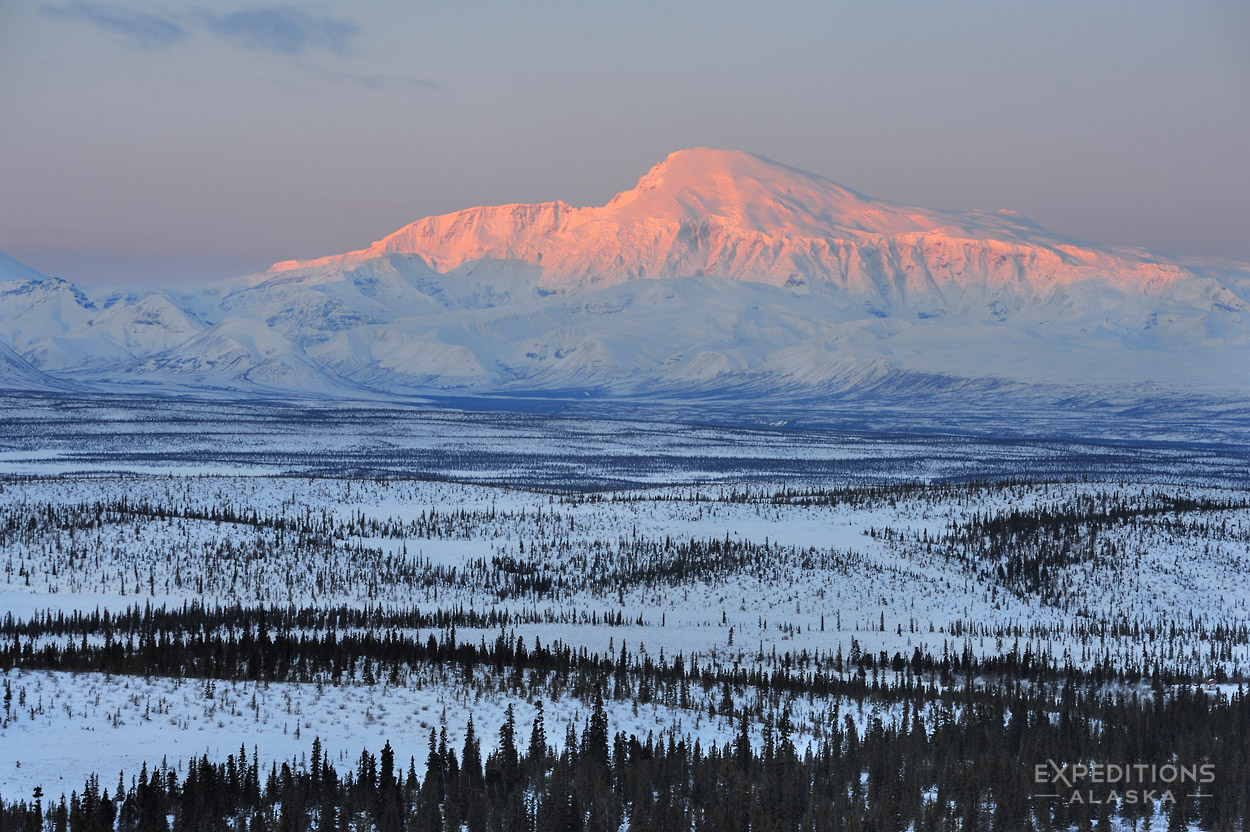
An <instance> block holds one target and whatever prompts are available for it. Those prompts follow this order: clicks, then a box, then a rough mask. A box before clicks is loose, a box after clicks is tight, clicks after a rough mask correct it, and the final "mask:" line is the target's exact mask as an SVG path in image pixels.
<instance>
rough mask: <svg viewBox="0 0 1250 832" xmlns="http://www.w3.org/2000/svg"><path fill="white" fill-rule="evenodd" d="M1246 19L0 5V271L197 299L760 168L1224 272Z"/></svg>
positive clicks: (1242, 161)
mask: <svg viewBox="0 0 1250 832" xmlns="http://www.w3.org/2000/svg"><path fill="white" fill-rule="evenodd" d="M1248 38H1250V4H1245V3H1242V2H1240V0H1236V1H1231V2H1230V1H1229V0H1221V2H1204V0H1193V2H1171V3H1159V2H1150V1H1149V0H1104V2H1099V3H1089V2H1087V1H1086V0H1082V2H1067V0H1051V1H1049V2H1038V3H1026V2H1021V3H1001V2H965V1H962V0H953V2H948V3H921V2H891V0H881V1H880V2H866V3H854V4H850V3H845V4H844V3H833V2H813V3H808V2H787V1H786V0H774V2H770V3H727V2H724V0H720V1H719V2H685V3H681V4H670V3H649V2H630V3H611V4H609V3H598V2H578V3H574V2H542V0H533V1H532V2H527V3H489V2H460V3H409V2H383V0H359V2H354V3H341V4H331V3H299V2H291V3H287V4H280V5H273V4H266V3H248V2H244V0H217V2H215V3H211V4H210V3H203V4H200V3H196V2H194V0H192V2H181V3H173V2H161V0H150V1H149V0H143V2H129V0H118V2H94V1H93V0H78V1H77V2H75V0H54V2H48V3H40V2H27V0H0V251H2V252H4V253H6V254H9V255H11V256H13V257H15V258H17V259H19V260H22V261H23V262H25V263H27V264H28V265H30V266H32V267H34V268H36V269H38V270H40V271H42V272H45V273H48V274H55V275H58V276H61V277H64V278H66V279H69V280H73V281H76V282H81V283H84V284H88V285H112V284H125V283H146V284H157V285H161V284H177V283H185V282H201V281H204V280H209V279H214V278H224V277H230V276H234V275H239V274H245V273H250V272H255V271H263V270H264V269H265V268H267V267H268V266H269V265H270V264H271V263H272V262H274V261H277V260H286V259H303V258H311V257H317V256H323V255H328V254H335V253H340V252H344V251H349V250H352V249H358V248H363V247H365V246H367V245H368V244H369V243H371V242H372V241H374V240H376V239H378V238H380V237H382V236H384V235H386V234H388V233H390V232H391V231H394V230H395V229H397V228H399V227H401V226H403V225H405V224H407V223H409V222H411V221H413V220H416V219H419V218H421V217H423V216H428V215H431V214H440V213H447V212H450V211H455V210H459V209H461V208H467V207H470V206H474V205H482V204H504V203H511V202H543V201H550V200H556V199H561V200H564V201H565V202H568V203H571V204H573V205H579V206H580V205H602V204H604V203H605V202H607V200H608V199H610V198H611V196H612V195H613V194H615V193H617V192H618V191H622V190H626V189H628V188H631V187H633V185H634V184H635V183H636V182H637V180H638V178H639V177H640V176H641V175H642V174H643V173H645V172H646V171H647V170H648V169H649V168H650V167H651V166H652V165H654V164H655V163H657V162H659V161H660V160H662V159H663V158H664V157H665V156H666V155H667V154H668V153H670V152H672V151H674V150H677V149H681V148H686V147H697V146H709V147H719V148H729V149H736V150H746V151H750V152H753V153H759V154H761V155H764V156H767V157H769V158H771V159H774V160H776V161H778V162H782V163H784V164H787V165H791V166H793V167H798V168H802V169H804V170H808V171H812V172H815V173H818V174H821V175H823V176H826V177H828V178H830V179H833V180H835V181H837V182H840V183H842V184H844V185H847V186H849V187H851V188H854V189H856V190H859V191H861V192H863V193H866V194H869V195H872V196H874V197H877V198H881V199H885V200H889V201H892V202H901V203H907V204H912V205H917V206H921V207H926V208H946V209H958V210H963V209H973V208H982V209H990V210H994V209H999V208H1010V209H1014V210H1016V211H1019V212H1020V213H1021V214H1024V215H1025V216H1027V217H1029V218H1030V219H1032V220H1034V221H1035V222H1038V223H1040V224H1042V225H1043V226H1046V227H1047V228H1050V229H1051V230H1053V231H1056V232H1058V233H1060V234H1063V235H1067V236H1072V237H1078V238H1082V239H1086V240H1091V241H1095V242H1100V243H1106V244H1116V245H1131V246H1141V247H1144V248H1148V249H1151V250H1153V251H1156V252H1160V253H1164V254H1169V255H1173V256H1210V257H1221V258H1238V259H1243V260H1250V196H1248V195H1250V153H1248V150H1250V95H1247V93H1246V90H1248V89H1250V49H1247V48H1246V43H1247V39H1248Z"/></svg>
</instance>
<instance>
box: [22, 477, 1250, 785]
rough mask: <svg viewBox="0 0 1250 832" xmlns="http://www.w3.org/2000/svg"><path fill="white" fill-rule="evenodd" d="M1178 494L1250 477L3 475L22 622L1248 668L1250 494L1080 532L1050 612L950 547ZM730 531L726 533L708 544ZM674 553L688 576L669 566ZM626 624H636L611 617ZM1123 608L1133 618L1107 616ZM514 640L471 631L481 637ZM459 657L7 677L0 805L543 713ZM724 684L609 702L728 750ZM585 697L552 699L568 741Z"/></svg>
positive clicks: (751, 656)
mask: <svg viewBox="0 0 1250 832" xmlns="http://www.w3.org/2000/svg"><path fill="white" fill-rule="evenodd" d="M1181 498H1184V499H1190V500H1200V499H1208V500H1215V501H1229V502H1240V503H1243V504H1244V502H1245V494H1244V493H1243V492H1237V491H1229V490H1221V489H1214V488H1188V487H1179V486H1174V487H1157V486H1149V487H1146V486H1138V485H1128V484H1123V483H1067V484H1060V483H1052V484H1035V485H1010V486H995V487H984V486H933V487H929V488H918V489H912V490H897V489H888V488H886V489H878V490H858V491H850V492H845V493H842V494H840V495H834V496H829V495H826V496H825V497H822V498H820V499H816V500H810V499H808V498H806V497H804V496H803V495H802V494H801V493H799V494H795V493H793V492H791V493H789V495H788V496H787V495H786V494H781V493H779V492H778V490H777V488H775V487H764V486H751V487H747V486H741V487H739V486H726V485H721V484H717V485H704V486H694V485H691V486H680V487H666V488H654V489H647V490H643V491H629V492H610V493H599V494H591V495H563V496H561V495H553V494H546V493H538V492H533V491H527V490H522V489H518V488H507V487H489V486H480V485H466V484H455V483H446V482H428V481H410V480H378V479H346V478H333V479H326V478H316V477H268V476H230V477H222V476H181V475H180V476H136V475H91V476H57V477H47V478H35V479H10V480H8V481H6V482H4V483H3V484H2V485H0V569H2V570H3V581H2V582H0V609H2V610H3V611H4V612H6V613H8V614H11V615H12V616H14V617H15V618H17V619H19V620H24V619H29V618H30V616H32V615H34V614H36V613H37V612H39V611H44V610H64V611H70V610H81V611H86V612H90V611H93V610H96V609H109V610H112V611H118V610H122V609H125V608H127V607H129V606H130V605H132V604H139V605H151V606H153V607H160V606H168V607H180V606H181V605H182V604H183V603H184V602H187V601H195V600H199V601H204V602H207V603H210V604H212V603H214V602H219V603H223V604H229V603H234V602H238V603H240V604H243V605H255V604H261V603H263V604H265V605H267V606H273V605H278V606H286V605H288V604H294V605H297V606H304V605H311V606H324V605H331V604H334V605H337V604H346V605H348V606H352V607H365V606H370V607H376V606H379V605H381V606H384V607H389V608H393V609H396V610H401V609H405V610H406V609H417V610H422V611H435V610H453V609H458V608H465V609H470V608H471V609H473V610H476V611H480V612H487V611H490V610H496V611H508V612H510V613H512V614H514V615H517V616H518V618H517V622H518V623H516V624H514V625H510V627H509V629H510V630H511V631H512V632H514V633H515V634H516V635H517V636H518V637H520V638H523V639H525V640H526V641H527V642H528V641H530V640H532V639H533V638H535V637H537V638H538V639H540V640H541V641H542V643H544V644H551V643H553V642H556V641H559V642H562V643H564V644H568V645H571V646H574V647H585V648H587V649H588V650H589V651H590V652H591V653H594V654H599V655H603V656H613V655H615V652H616V651H619V650H620V649H621V647H622V646H623V645H626V644H627V645H628V647H629V650H630V651H631V653H633V654H636V655H647V656H652V657H656V658H658V657H660V656H661V655H663V656H667V657H669V658H670V659H671V658H672V657H674V656H676V655H678V654H681V655H682V656H684V657H686V659H688V660H698V661H699V662H700V663H701V664H705V665H709V666H716V667H731V666H733V665H735V664H738V665H741V666H751V665H753V664H762V665H767V663H768V662H770V661H771V660H772V657H773V656H774V655H778V656H779V655H784V654H785V653H790V654H791V655H794V656H797V655H799V654H800V653H801V652H802V651H808V652H809V653H812V654H815V653H823V654H826V655H832V654H834V653H838V652H840V653H841V654H843V655H845V656H847V657H850V656H851V655H852V653H853V652H855V651H864V652H870V653H873V654H874V655H875V654H876V653H878V652H879V651H886V652H887V654H888V655H890V656H892V655H894V654H895V653H899V654H901V655H902V656H904V657H910V656H911V654H912V652H913V651H914V650H916V649H917V648H919V649H920V650H921V651H922V652H928V653H931V654H932V655H934V656H941V655H942V654H944V653H946V652H949V653H951V654H959V653H961V652H964V651H969V652H970V653H971V654H973V655H977V656H983V657H988V656H998V655H1004V654H1007V653H1012V652H1016V653H1022V652H1024V651H1026V650H1031V651H1032V653H1033V654H1034V655H1035V656H1048V657H1049V660H1050V661H1053V662H1054V663H1055V664H1063V663H1065V662H1068V661H1070V662H1071V663H1072V664H1073V665H1075V666H1078V667H1090V666H1091V665H1092V664H1093V663H1094V662H1098V661H1106V660H1107V659H1108V658H1109V659H1110V660H1111V662H1112V663H1113V664H1115V665H1116V666H1124V665H1126V664H1136V665H1138V666H1145V667H1146V668H1147V669H1148V668H1149V666H1150V665H1151V664H1155V663H1157V664H1160V665H1162V666H1163V667H1165V668H1172V669H1176V670H1177V671H1179V672H1191V673H1192V672H1197V671H1198V669H1199V668H1202V669H1204V672H1209V671H1210V669H1211V668H1215V667H1221V668H1223V669H1224V671H1225V672H1227V673H1229V674H1230V675H1231V674H1236V673H1237V672H1242V673H1244V672H1245V671H1246V670H1247V668H1250V646H1248V645H1247V644H1246V643H1245V641H1244V640H1241V641H1240V643H1238V641H1237V639H1219V638H1216V636H1215V633H1214V629H1215V628H1216V627H1218V626H1225V627H1229V626H1231V627H1242V628H1244V627H1245V625H1246V622H1247V620H1250V509H1247V508H1229V509H1219V510H1212V511H1206V512H1196V513H1194V512H1191V513H1189V514H1184V513H1169V512H1157V513H1154V514H1145V515H1142V516H1138V517H1133V518H1129V519H1125V520H1121V521H1119V522H1116V523H1111V524H1106V525H1102V526H1100V527H1099V528H1098V529H1097V530H1096V535H1091V534H1090V531H1089V530H1088V529H1087V530H1085V531H1083V532H1079V533H1078V537H1077V538H1076V539H1078V540H1080V541H1087V539H1088V538H1090V537H1091V536H1093V537H1095V538H1096V540H1097V544H1096V546H1097V548H1096V549H1095V550H1093V551H1094V554H1093V555H1091V556H1090V557H1088V558H1085V559H1082V560H1080V561H1079V562H1077V563H1075V564H1073V565H1070V566H1068V567H1066V568H1065V569H1064V570H1063V575H1064V576H1065V580H1064V581H1063V591H1062V592H1059V593H1058V594H1056V595H1055V596H1054V597H1051V598H1049V599H1044V598H1042V597H1040V596H1039V595H1030V594H1028V593H1022V592H1020V591H1018V589H1016V590H1013V588H1012V587H1010V586H1008V585H1007V584H1006V583H1005V582H1004V581H1003V580H1002V579H1001V578H999V577H998V576H997V575H996V574H995V573H994V570H993V566H994V565H993V564H986V563H983V562H977V561H975V559H974V560H972V561H969V560H967V559H966V558H965V557H964V556H965V555H966V554H967V547H966V546H965V545H964V544H960V543H957V542H952V538H951V537H950V534H951V533H952V530H958V529H966V528H968V524H969V522H970V521H971V520H972V519H974V518H987V517H993V516H1002V515H1004V514H1005V513H1007V512H1010V511H1017V512H1025V513H1027V512H1030V511H1034V512H1036V511H1042V510H1049V511H1061V510H1063V509H1064V507H1071V506H1073V505H1076V504H1077V501H1079V500H1081V499H1086V500H1087V501H1093V503H1095V504H1096V503H1098V502H1099V501H1104V502H1105V501H1107V500H1111V499H1120V500H1122V501H1124V503H1125V504H1126V505H1139V506H1145V505H1148V504H1151V501H1152V500H1154V501H1156V502H1157V501H1158V500H1161V499H1166V500H1178V499H1181ZM804 502H814V503H816V504H811V505H805V504H803V503H804ZM713 542H714V543H716V544H717V545H721V546H724V547H726V548H723V549H721V550H716V551H715V552H714V553H713V554H708V553H707V552H703V554H699V552H700V551H701V550H699V549H698V547H699V546H704V547H707V546H710V545H711V544H712V543H713ZM683 547H687V548H686V549H683ZM961 547H962V548H961ZM683 551H685V552H686V555H687V557H686V559H685V560H684V561H683V560H682V559H681V558H680V557H679V555H680V554H681V553H682V552H683ZM508 564H510V565H511V566H508V567H507V568H504V567H505V565H508ZM678 564H682V568H684V569H685V570H686V571H685V572H684V573H681V574H680V576H678V577H673V575H674V574H675V573H674V572H673V571H672V570H673V569H674V568H675V566H676V565H678ZM518 569H519V570H520V573H522V574H525V575H529V576H533V575H539V576H543V577H546V578H550V579H552V582H553V583H552V585H551V586H550V587H549V588H547V589H545V590H542V591H538V590H530V591H527V592H518V591H517V590H516V587H515V586H514V584H513V583H511V582H510V581H511V578H510V576H511V575H512V574H514V573H516V571H517V570H518ZM453 570H454V572H453ZM510 570H511V571H510ZM666 570H668V571H666ZM616 613H620V616H621V621H620V623H619V624H618V623H616V622H615V621H613V622H612V624H611V626H608V625H607V624H605V623H604V621H603V617H604V616H605V615H607V614H613V615H614V614H616ZM591 616H595V617H596V620H597V621H598V622H599V623H598V624H594V623H591V621H590V618H591ZM1108 623H1110V624H1117V625H1123V626H1121V627H1118V628H1117V629H1115V630H1109V629H1106V628H1102V629H1100V627H1099V625H1100V624H1108ZM1173 625H1175V626H1174V629H1172V630H1171V631H1169V630H1168V629H1167V628H1169V627H1173ZM1161 634H1166V637H1164V636H1163V635H1161ZM417 635H418V636H420V635H422V634H417ZM498 635H499V632H498V630H493V631H486V630H477V629H472V628H462V629H460V631H459V633H458V637H459V639H460V641H461V642H463V643H477V642H478V641H479V640H483V641H486V642H491V641H492V640H493V639H494V638H495V637H496V636H498ZM446 672H447V671H440V670H438V669H431V668H426V669H424V670H421V669H418V670H415V671H414V675H413V676H412V677H411V678H410V679H408V680H407V681H406V682H405V683H404V684H400V685H391V684H388V683H387V682H386V681H385V680H383V681H380V682H379V683H378V684H377V685H375V686H372V687H370V686H365V685H362V684H360V683H359V680H356V682H354V683H348V684H345V685H343V686H342V687H332V686H325V685H317V684H306V685H299V684H294V683H270V684H269V685H265V684H264V683H253V682H237V683H231V682H217V683H215V689H214V690H213V691H212V696H211V697H210V696H209V691H208V690H207V689H206V685H207V683H206V682H204V681H203V680H175V679H162V678H147V679H145V678H141V677H122V676H113V677H106V676H103V675H99V674H70V673H64V672H42V671H19V670H14V671H10V672H9V673H8V674H7V675H6V677H5V680H6V682H7V683H8V684H9V685H10V686H11V688H12V690H13V691H14V694H13V696H14V698H13V704H12V708H13V711H12V714H11V716H10V718H9V719H8V720H7V721H6V723H5V726H4V728H3V731H2V732H0V740H2V742H0V794H3V795H5V796H9V795H14V796H16V795H19V794H24V793H25V792H26V791H27V790H28V789H29V788H30V787H32V786H33V785H34V784H36V783H43V784H44V786H45V789H48V790H50V791H51V792H53V793H55V792H56V790H57V789H58V788H64V789H67V790H68V789H72V788H77V787H79V786H80V785H81V781H82V779H83V777H85V775H86V773H88V772H89V771H92V770H94V771H98V772H100V773H101V774H102V780H103V781H104V782H105V783H108V782H110V781H109V777H110V776H112V775H110V772H113V771H116V770H119V769H123V768H124V769H126V770H127V771H128V772H133V771H135V770H136V767H137V765H139V764H140V763H141V762H142V761H143V760H148V761H149V762H152V761H154V760H158V759H159V758H161V757H168V759H169V760H170V764H171V765H173V764H174V761H175V760H181V759H184V758H185V757H187V756H189V755H196V754H202V753H208V754H209V756H210V757H214V758H216V757H219V756H221V755H225V754H228V753H235V752H237V750H238V748H239V746H240V745H243V746H246V747H247V748H248V749H249V753H250V751H251V749H252V748H253V747H254V746H255V747H256V748H257V749H258V753H259V754H260V755H261V756H262V757H263V758H264V759H268V760H274V759H291V758H294V757H298V755H299V754H301V753H303V752H304V751H306V750H307V748H308V746H309V744H310V743H311V741H312V738H313V736H319V737H320V738H321V739H322V741H323V744H325V746H326V747H327V748H328V749H330V750H331V752H332V753H334V754H342V755H348V756H352V755H355V754H358V753H359V750H360V749H361V748H362V747H366V746H371V745H377V746H380V745H381V744H382V743H383V742H385V741H386V740H388V739H389V740H390V741H391V742H392V743H393V745H394V746H395V748H396V749H397V752H398V753H399V754H400V758H401V759H405V760H406V759H407V757H408V756H413V757H415V758H416V759H417V761H418V764H420V763H421V761H422V760H423V759H424V754H425V745H426V742H427V741H428V736H429V729H430V728H431V727H432V726H440V725H441V724H442V723H443V722H444V721H445V723H446V726H447V728H448V731H449V735H450V736H452V737H458V736H459V735H460V734H459V732H461V731H463V726H464V722H465V721H466V720H467V718H468V716H469V715H472V716H473V718H474V721H475V724H476V725H477V726H478V729H479V732H480V733H482V735H483V736H486V737H487V738H488V739H489V738H491V737H493V736H494V733H495V732H496V731H497V729H498V725H499V723H500V722H501V720H502V716H501V715H502V713H503V709H504V707H506V705H507V703H508V702H513V703H514V705H515V706H516V708H517V717H518V723H519V724H520V725H522V726H525V725H527V724H528V721H529V720H530V719H531V718H532V713H533V711H532V707H533V706H532V704H530V703H529V702H528V701H527V700H524V699H516V698H515V695H514V694H511V693H509V692H507V691H506V690H498V689H494V690H493V691H492V689H491V688H490V686H489V685H487V686H486V687H485V688H483V687H479V686H475V688H474V690H472V691H470V689H469V688H467V687H465V686H464V685H458V684H457V681H456V679H455V677H454V675H453V676H446V675H440V674H445V673H446ZM849 672H850V671H849V667H848V673H849ZM719 694H720V691H718V690H713V691H710V692H703V691H700V692H698V693H697V694H696V695H695V697H694V701H693V702H692V703H691V706H690V707H688V708H684V709H683V708H679V707H676V706H673V705H671V704H670V705H662V704H653V703H648V704H645V705H637V706H635V705H633V704H632V703H629V702H619V701H614V702H610V703H609V707H610V716H611V719H612V724H613V726H614V730H623V731H626V732H627V733H629V732H634V733H639V734H642V735H645V733H646V732H647V731H648V730H657V731H658V730H663V729H666V728H675V729H677V730H679V731H681V732H683V733H691V734H693V735H695V736H698V737H700V738H702V739H703V741H705V742H710V741H717V742H723V741H725V740H726V739H727V738H728V737H729V736H731V735H732V733H733V726H732V725H729V724H728V723H727V722H726V721H725V720H724V719H723V718H722V717H709V716H708V714H707V706H708V704H709V700H715V699H716V698H717V697H718V696H719ZM735 695H736V696H738V697H740V698H741V697H748V698H749V697H750V696H751V694H750V692H749V691H738V692H736V694H735ZM791 704H792V706H793V707H794V708H795V711H796V714H798V715H799V717H800V718H799V719H798V720H797V722H798V724H799V725H800V726H801V727H804V726H805V727H806V729H807V730H812V728H811V726H812V725H813V724H814V723H813V722H812V713H813V709H815V710H816V711H819V710H820V709H821V708H828V707H830V704H831V703H828V702H825V703H820V702H817V703H807V704H804V703H803V701H802V700H799V701H797V702H794V703H791ZM586 709H587V706H586V703H585V702H581V701H577V700H572V699H563V700H561V701H556V702H548V710H547V725H548V736H549V737H550V738H551V739H552V741H553V742H556V741H558V740H559V739H560V737H561V736H562V733H563V726H564V725H565V724H566V723H567V721H568V720H570V719H573V720H577V721H580V720H584V718H585V714H586ZM635 710H636V713H635ZM805 715H806V718H807V721H806V722H805V721H804V717H805ZM19 763H20V767H19ZM62 783H65V784H66V785H64V786H61V785H60V784H62Z"/></svg>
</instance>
